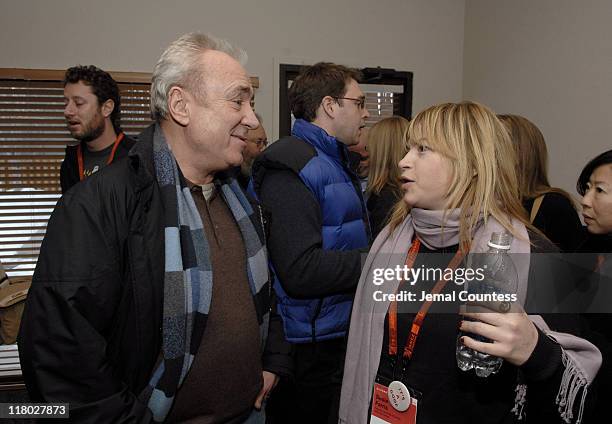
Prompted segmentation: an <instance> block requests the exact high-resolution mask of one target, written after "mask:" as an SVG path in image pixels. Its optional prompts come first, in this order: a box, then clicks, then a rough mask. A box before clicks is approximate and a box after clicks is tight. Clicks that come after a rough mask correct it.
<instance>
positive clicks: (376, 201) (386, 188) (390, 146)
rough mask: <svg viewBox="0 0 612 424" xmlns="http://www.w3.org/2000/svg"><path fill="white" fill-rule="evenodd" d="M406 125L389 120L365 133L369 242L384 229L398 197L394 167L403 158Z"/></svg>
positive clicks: (403, 121)
mask: <svg viewBox="0 0 612 424" xmlns="http://www.w3.org/2000/svg"><path fill="white" fill-rule="evenodd" d="M409 125H410V121H408V120H407V119H406V118H403V117H401V116H392V117H390V118H385V119H383V120H381V121H379V122H377V123H376V124H375V125H374V126H373V127H372V128H371V129H370V131H369V135H368V152H369V153H370V175H369V178H368V187H367V189H366V192H367V196H368V201H367V207H368V216H369V217H370V225H371V227H372V238H375V237H376V236H377V235H378V233H380V230H382V229H383V228H384V226H385V225H386V224H387V220H388V219H389V213H390V212H391V210H392V209H393V207H394V206H395V205H396V204H397V202H398V201H399V199H400V198H401V197H402V190H401V181H400V169H399V168H398V167H397V163H398V162H399V161H400V160H401V159H402V158H403V157H404V155H405V154H406V146H407V141H408V138H407V137H408V126H409Z"/></svg>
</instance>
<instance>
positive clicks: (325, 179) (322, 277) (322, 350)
mask: <svg viewBox="0 0 612 424" xmlns="http://www.w3.org/2000/svg"><path fill="white" fill-rule="evenodd" d="M359 77H360V75H359V73H358V72H357V71H355V70H353V69H349V68H347V67H345V66H341V65H336V64H333V63H317V64H316V65H313V66H310V67H307V68H305V69H304V70H303V71H302V72H301V73H300V75H299V76H298V77H297V78H296V79H295V81H294V82H293V84H292V85H291V88H290V89H289V105H290V107H291V112H292V113H293V115H294V117H295V118H296V121H295V123H294V125H293V128H292V135H291V136H290V137H284V138H282V139H280V140H279V141H277V142H275V143H273V144H272V145H271V146H270V147H269V148H267V149H266V150H265V151H264V152H263V153H262V154H261V155H260V156H259V157H258V158H257V159H256V160H255V163H254V164H253V186H254V189H255V192H256V194H257V196H258V197H259V199H260V201H261V203H262V205H263V207H264V209H265V210H267V211H268V212H269V214H270V235H269V238H268V247H269V250H270V258H271V261H272V264H273V266H274V268H275V271H276V276H277V278H276V281H275V283H274V288H275V290H276V293H277V295H278V297H279V310H280V313H281V315H282V317H283V321H284V326H285V335H286V337H287V340H288V341H289V342H291V343H293V348H294V366H295V385H296V387H295V389H296V393H295V397H294V398H295V405H291V406H290V408H291V411H290V412H289V413H290V414H291V416H286V417H282V418H281V417H278V418H279V422H304V423H327V422H329V423H337V421H338V417H337V414H338V403H339V402H338V401H339V393H340V384H341V381H342V372H343V366H344V355H345V351H346V345H345V335H346V333H347V330H348V325H349V315H350V312H351V307H352V302H353V294H354V291H355V288H356V286H357V282H358V280H359V275H360V273H361V265H362V262H361V253H362V251H363V252H367V247H368V243H369V240H370V228H369V223H368V217H367V212H366V207H365V205H364V202H363V197H362V194H361V188H360V185H359V179H358V176H357V175H356V174H355V173H354V172H353V171H352V170H351V169H350V167H349V163H348V157H349V155H348V148H347V147H348V146H351V145H354V144H357V143H358V141H359V136H360V134H361V132H362V131H363V128H364V126H365V119H366V118H368V116H369V114H368V111H367V109H366V108H365V96H364V94H363V92H362V91H361V88H359V84H358V81H359ZM360 249H361V251H360ZM271 402H274V399H272V400H271Z"/></svg>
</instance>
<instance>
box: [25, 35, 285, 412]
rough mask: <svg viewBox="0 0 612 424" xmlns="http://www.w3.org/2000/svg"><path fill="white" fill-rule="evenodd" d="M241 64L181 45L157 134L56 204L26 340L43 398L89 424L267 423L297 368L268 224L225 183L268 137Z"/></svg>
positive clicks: (161, 76) (208, 49)
mask: <svg viewBox="0 0 612 424" xmlns="http://www.w3.org/2000/svg"><path fill="white" fill-rule="evenodd" d="M244 59H245V54H244V52H243V51H242V50H239V49H237V48H235V47H233V46H232V45H230V44H229V43H228V42H226V41H224V40H220V39H216V38H214V37H210V36H205V35H202V34H199V33H190V34H186V35H184V36H182V37H180V38H179V39H178V40H176V41H175V42H173V43H172V44H171V45H170V46H169V47H168V48H167V49H166V50H165V51H164V53H163V54H162V56H161V58H160V59H159V61H158V63H157V65H156V67H155V70H154V72H153V79H152V86H151V111H152V115H153V118H154V120H155V123H154V124H153V125H152V126H150V127H149V128H147V129H146V130H145V131H144V132H143V133H142V134H140V136H139V139H140V142H139V143H136V145H135V146H134V148H133V149H132V150H131V151H130V154H129V156H128V157H125V158H123V159H121V160H119V161H117V162H116V163H113V164H112V165H110V166H108V167H105V168H104V169H102V170H101V171H100V172H98V173H96V174H95V175H93V176H92V177H90V178H88V179H87V180H85V181H84V182H83V183H82V184H79V185H78V186H75V187H74V189H73V190H70V192H68V193H67V195H66V196H64V197H63V198H62V199H61V200H60V201H59V203H58V206H57V208H56V210H55V211H54V213H53V216H52V218H51V220H50V223H49V227H48V231H47V235H46V238H45V240H44V242H43V244H42V247H41V252H40V258H39V261H38V264H37V267H36V271H35V274H34V278H33V283H32V288H31V290H30V295H29V297H28V300H27V304H26V308H25V312H24V317H23V321H22V328H21V334H20V339H19V349H20V355H21V363H22V367H23V374H24V378H25V381H26V385H27V388H28V391H29V393H30V396H31V399H32V400H33V401H36V402H65V403H69V404H70V418H71V419H73V420H75V421H79V422H80V421H83V422H96V423H102V422H108V423H110V422H182V421H187V420H189V421H190V422H192V421H193V422H198V423H221V422H223V423H241V422H249V423H253V422H263V417H262V415H261V414H259V413H258V411H257V410H258V409H260V408H261V405H262V401H263V400H264V399H265V398H266V397H267V395H268V393H269V392H270V390H271V389H272V388H273V387H274V385H275V384H276V381H277V379H278V377H277V376H278V375H279V374H283V373H286V372H288V370H289V364H290V362H289V361H288V356H287V354H288V350H287V347H286V344H285V341H284V335H283V332H282V324H281V322H280V320H279V318H278V316H277V315H276V314H275V312H274V311H275V301H274V299H273V298H272V295H273V292H272V290H271V288H270V281H269V273H268V255H267V251H266V247H265V236H264V234H265V231H264V228H263V224H264V222H263V219H262V214H261V211H260V210H259V208H258V207H257V206H256V205H253V204H251V203H250V202H249V200H248V199H247V197H246V196H245V195H244V193H243V191H242V190H241V188H240V187H239V185H238V183H237V182H236V181H235V180H234V179H233V178H231V177H229V176H227V174H225V173H224V171H225V170H228V169H230V168H231V167H235V166H239V165H240V163H241V162H242V160H243V158H242V152H243V150H244V148H245V146H246V139H247V132H248V131H249V130H251V129H254V128H256V127H257V126H258V125H259V123H258V121H257V119H256V118H255V115H254V113H253V110H252V109H251V105H250V100H251V98H252V93H253V89H252V87H251V83H250V80H249V77H248V75H247V73H246V71H245V69H244V68H243V65H242V64H241V62H244Z"/></svg>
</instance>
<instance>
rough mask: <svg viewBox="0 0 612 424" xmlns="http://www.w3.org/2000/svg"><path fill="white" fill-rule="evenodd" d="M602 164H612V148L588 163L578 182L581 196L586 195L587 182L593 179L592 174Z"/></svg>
mask: <svg viewBox="0 0 612 424" xmlns="http://www.w3.org/2000/svg"><path fill="white" fill-rule="evenodd" d="M602 165H612V150H608V151H607V152H603V153H602V154H600V155H598V156H596V157H595V158H593V159H591V161H590V162H589V163H587V164H586V166H585V167H584V169H583V170H582V172H581V173H580V177H578V183H577V184H576V190H578V193H580V195H581V196H584V193H586V191H587V184H588V183H589V180H590V179H591V174H592V173H593V172H594V171H595V170H596V169H597V168H599V167H600V166H602Z"/></svg>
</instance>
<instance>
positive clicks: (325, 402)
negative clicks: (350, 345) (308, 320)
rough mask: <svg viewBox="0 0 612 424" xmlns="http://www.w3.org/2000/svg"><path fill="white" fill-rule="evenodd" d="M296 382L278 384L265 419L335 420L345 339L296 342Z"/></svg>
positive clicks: (310, 422)
mask: <svg viewBox="0 0 612 424" xmlns="http://www.w3.org/2000/svg"><path fill="white" fill-rule="evenodd" d="M293 348H294V367H295V368H294V376H295V382H294V383H290V382H284V384H283V385H282V386H281V385H279V386H278V387H277V388H276V389H275V390H274V392H273V393H272V396H271V397H270V402H269V403H268V409H267V414H268V423H274V424H276V423H297V424H301V423H304V424H306V423H308V424H328V423H333V424H337V423H338V408H339V407H340V389H341V387H342V374H343V372H344V355H345V354H346V340H345V339H344V338H340V339H334V340H326V341H322V342H316V343H304V344H296V345H294V346H293Z"/></svg>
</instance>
